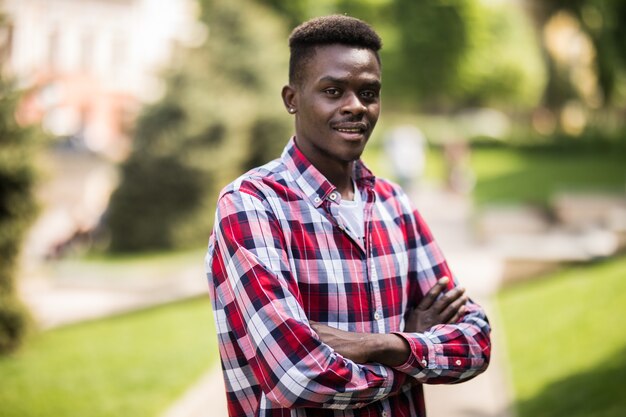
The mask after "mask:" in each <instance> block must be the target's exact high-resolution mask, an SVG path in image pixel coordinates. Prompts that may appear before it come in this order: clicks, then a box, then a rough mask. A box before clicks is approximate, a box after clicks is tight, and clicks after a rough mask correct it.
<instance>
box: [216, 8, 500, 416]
mask: <svg viewBox="0 0 626 417" xmlns="http://www.w3.org/2000/svg"><path fill="white" fill-rule="evenodd" d="M289 45H290V49H291V59H290V65H289V84H288V85H286V86H285V87H283V90H282V97H283V101H284V104H285V107H286V109H287V111H288V112H289V114H291V115H293V116H294V118H295V136H294V137H292V138H291V139H290V140H289V141H288V143H287V145H286V147H285V149H284V151H283V154H282V156H281V157H280V158H279V159H276V160H274V161H272V162H270V163H268V164H266V165H263V166H261V167H259V168H256V169H252V170H251V171H249V172H247V173H246V174H244V175H243V176H241V177H240V178H238V179H237V180H235V181H234V182H233V183H231V184H230V185H228V186H227V187H226V188H225V189H224V190H223V191H222V192H221V194H220V196H219V199H218V204H217V213H216V218H215V227H214V230H213V233H212V234H211V237H210V240H209V249H208V253H207V256H206V266H207V272H208V282H209V292H210V295H211V302H212V306H213V311H214V318H215V323H216V326H217V332H218V341H219V351H220V356H221V362H222V369H223V373H224V380H225V384H226V395H227V400H228V412H229V415H230V416H233V417H234V416H370V417H371V416H381V417H385V416H389V417H391V416H393V417H399V416H414V417H415V416H424V415H425V407H424V397H423V390H422V384H423V383H434V384H446V383H458V382H462V381H465V380H468V379H470V378H472V377H474V376H476V375H478V374H479V373H481V372H483V371H484V370H485V369H486V368H487V364H488V362H489V357H490V327H489V324H488V322H487V318H486V316H485V313H484V311H483V310H482V308H481V307H479V306H478V305H477V304H476V303H474V302H472V301H471V300H470V299H468V298H467V296H466V295H465V294H464V292H465V291H464V289H463V288H462V287H461V286H459V285H458V284H457V282H456V280H455V279H453V278H452V272H451V271H450V269H449V268H448V264H447V263H446V261H445V258H444V257H443V255H442V254H441V252H440V250H439V248H438V247H437V245H436V244H435V242H434V241H433V238H432V236H431V233H430V231H429V229H428V227H427V225H426V224H425V223H424V220H423V219H422V217H421V216H420V215H419V213H418V212H417V211H415V210H414V209H413V207H412V206H411V202H410V199H409V197H408V196H407V195H406V194H405V193H404V192H403V191H402V189H401V188H399V187H398V186H396V185H393V184H392V183H390V182H387V181H385V180H383V179H380V178H377V177H375V176H374V175H373V174H372V173H371V172H370V171H369V170H368V169H367V168H366V167H365V165H364V164H363V162H362V161H361V160H360V156H361V153H362V152H363V149H364V148H365V145H366V143H367V141H368V139H369V137H370V135H371V133H372V131H373V129H374V126H375V125H376V122H377V120H378V116H379V111H380V89H381V65H380V57H379V55H378V50H379V49H380V46H381V41H380V38H379V37H378V35H377V34H376V33H375V32H374V30H373V29H372V28H371V27H370V26H368V25H367V24H366V23H364V22H362V21H360V20H358V19H354V18H351V17H347V16H327V17H322V18H317V19H313V20H310V21H308V22H305V23H303V24H302V25H300V26H298V27H297V28H296V29H294V31H293V32H292V34H291V36H290V38H289Z"/></svg>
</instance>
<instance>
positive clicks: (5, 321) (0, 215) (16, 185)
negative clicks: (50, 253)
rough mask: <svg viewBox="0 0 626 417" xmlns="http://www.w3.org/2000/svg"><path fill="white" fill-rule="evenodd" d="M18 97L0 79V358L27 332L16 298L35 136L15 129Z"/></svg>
mask: <svg viewBox="0 0 626 417" xmlns="http://www.w3.org/2000/svg"><path fill="white" fill-rule="evenodd" d="M18 97H19V96H18V94H17V92H16V90H15V89H14V87H13V85H12V84H11V83H9V82H7V81H6V80H4V79H1V78H0V260H1V261H0V354H1V353H6V352H8V351H11V350H14V349H15V348H17V347H18V346H19V344H20V342H21V340H22V339H23V337H24V336H25V334H26V332H27V327H28V326H27V323H28V319H27V313H26V310H25V308H24V307H23V306H22V305H21V303H20V302H19V301H18V299H17V296H16V294H15V291H16V289H15V274H16V272H17V265H18V258H19V253H20V248H21V246H22V242H23V240H24V236H25V234H26V231H27V230H28V226H29V225H30V224H31V221H32V220H33V218H34V216H35V213H36V204H35V197H34V195H33V191H34V190H33V187H34V183H35V172H34V168H33V165H32V158H33V150H34V145H35V141H36V136H35V135H34V133H33V131H32V130H30V129H27V128H24V127H21V126H19V125H18V123H17V122H16V120H15V116H14V113H15V109H16V104H17V100H18Z"/></svg>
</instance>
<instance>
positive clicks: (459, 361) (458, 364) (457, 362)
mask: <svg viewBox="0 0 626 417" xmlns="http://www.w3.org/2000/svg"><path fill="white" fill-rule="evenodd" d="M454 363H456V364H457V366H461V363H462V362H461V360H460V359H457V360H456V362H454Z"/></svg>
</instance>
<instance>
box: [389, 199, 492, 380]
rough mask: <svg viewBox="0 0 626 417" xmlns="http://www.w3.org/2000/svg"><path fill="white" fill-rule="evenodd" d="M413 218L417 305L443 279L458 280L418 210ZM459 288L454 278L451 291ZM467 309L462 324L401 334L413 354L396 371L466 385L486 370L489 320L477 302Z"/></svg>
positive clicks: (451, 282) (489, 345) (439, 326)
mask: <svg viewBox="0 0 626 417" xmlns="http://www.w3.org/2000/svg"><path fill="white" fill-rule="evenodd" d="M412 217H413V218H414V219H415V221H416V228H415V231H416V233H417V234H416V236H414V242H415V244H414V245H413V248H412V249H411V250H412V252H413V254H414V258H413V259H414V261H415V262H414V264H416V265H417V270H415V271H413V272H412V275H413V279H415V280H416V281H417V282H416V285H415V291H414V298H415V303H414V305H417V303H418V302H419V300H420V299H421V297H423V295H424V294H426V293H427V292H428V290H429V289H430V288H432V287H433V286H434V285H435V283H436V282H437V280H438V279H439V278H441V277H444V276H448V277H451V278H454V277H453V274H452V272H451V271H450V269H449V268H448V265H447V263H446V261H445V258H444V257H443V255H442V253H441V251H440V249H439V247H438V246H437V244H436V242H435V241H434V240H433V237H432V234H431V232H430V230H429V228H428V226H427V225H426V223H425V222H424V220H423V219H422V217H421V216H420V214H419V213H418V212H417V211H415V212H414V213H413V216H412ZM456 285H458V282H457V281H456V279H454V280H452V279H451V280H450V286H449V288H450V289H451V288H453V287H454V286H456ZM466 307H467V312H466V313H465V314H464V315H463V317H462V318H461V319H460V320H459V322H458V323H455V324H445V325H437V326H434V327H432V328H430V329H429V330H428V331H426V332H424V333H402V332H399V333H397V334H398V335H399V336H401V337H403V338H404V339H405V340H406V341H407V342H408V343H409V345H410V347H411V354H410V355H409V358H408V359H407V361H406V362H405V363H404V364H402V365H400V366H398V367H396V369H397V370H399V371H401V372H404V373H406V374H408V375H410V376H412V377H414V378H415V379H417V380H418V381H419V382H422V383H428V384H451V383H458V382H463V381H466V380H468V379H471V378H473V377H475V376H476V375H479V374H480V373H482V372H483V371H485V370H486V369H487V366H488V365H489V359H490V354H491V340H490V332H491V328H490V326H489V321H488V319H487V316H486V314H485V312H484V310H483V309H482V307H480V306H479V305H478V304H476V303H475V302H473V301H471V300H470V301H468V303H467V304H466Z"/></svg>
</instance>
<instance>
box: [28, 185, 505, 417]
mask: <svg viewBox="0 0 626 417" xmlns="http://www.w3.org/2000/svg"><path fill="white" fill-rule="evenodd" d="M415 201H416V204H417V206H418V207H419V208H420V211H421V212H422V215H423V216H424V218H425V219H426V221H427V222H428V224H429V225H430V227H431V229H432V230H433V233H434V235H435V237H436V239H437V240H438V242H439V244H440V246H441V247H442V249H443V251H444V253H445V254H446V256H447V258H448V261H449V263H450V265H451V268H452V269H453V271H454V272H455V274H456V275H457V276H458V278H459V280H460V281H461V282H462V284H463V285H464V286H465V287H467V288H468V293H469V295H470V296H471V297H472V298H474V299H475V300H477V301H478V302H480V303H481V304H482V305H483V306H484V307H485V309H486V310H487V314H488V315H489V317H490V320H491V321H492V325H493V328H494V330H493V345H494V349H493V358H492V363H491V365H490V368H489V369H488V370H487V371H486V372H485V373H484V374H482V375H480V376H479V377H477V378H475V379H474V380H472V381H469V382H467V383H464V384H459V385H445V386H428V387H426V403H427V408H428V410H429V416H430V417H450V416H455V417H463V416H467V417H509V416H510V411H509V410H508V405H509V402H510V401H509V400H510V398H511V396H510V393H509V388H508V387H509V381H508V377H507V372H506V363H507V361H506V358H505V353H504V351H505V349H504V345H503V342H502V340H503V335H502V332H501V328H500V327H499V325H498V315H497V311H496V310H495V308H494V306H493V304H492V302H491V296H492V294H493V292H494V291H495V290H496V289H497V288H498V286H499V283H500V277H501V271H502V266H501V264H500V262H499V261H498V259H496V258H495V256H494V255H493V253H490V252H489V251H488V249H486V248H482V247H480V246H479V245H477V243H476V242H475V241H474V240H473V237H472V233H471V231H470V228H469V224H470V222H469V221H470V215H471V207H470V205H469V203H468V201H467V199H465V198H463V197H459V196H456V195H452V194H448V193H445V192H442V191H440V190H438V189H434V188H423V189H421V190H420V192H418V193H416V194H415ZM27 272H28V273H29V276H28V279H25V280H22V282H23V285H22V287H21V293H22V295H23V297H24V299H25V300H26V302H27V303H28V304H29V305H30V307H31V308H32V310H33V312H34V314H35V317H36V319H37V320H38V321H39V322H40V323H41V324H42V326H43V327H46V328H49V327H54V326H59V325H63V324H68V323H72V322H76V321H81V320H85V319H93V318H97V317H102V316H106V315H111V314H118V313H121V312H125V311H129V310H132V309H137V308H145V307H147V306H150V305H155V304H160V303H163V302H167V301H172V300H174V299H178V298H184V297H190V296H193V295H198V294H206V283H205V282H204V278H203V277H204V273H203V271H202V265H201V264H200V263H199V264H195V265H190V266H189V268H188V269H186V270H185V271H183V273H182V276H181V274H177V275H176V276H172V277H170V278H169V279H168V278H166V279H163V278H161V279H158V280H145V281H142V282H139V283H137V282H135V285H131V286H118V287H117V288H110V287H109V288H106V287H103V286H101V285H95V286H93V287H91V288H90V287H85V286H74V285H72V281H71V280H69V281H65V282H63V283H62V285H59V284H58V283H56V284H55V283H51V282H50V281H49V280H47V279H46V276H45V273H44V272H42V270H41V269H39V268H32V269H30V270H29V271H27ZM116 281H118V282H119V280H116ZM122 281H123V280H122ZM222 416H226V404H225V398H224V394H223V382H222V376H221V372H220V370H219V369H212V370H210V371H209V372H208V373H207V374H206V375H204V376H203V377H202V378H201V379H200V380H199V381H197V382H196V383H195V384H192V386H191V387H190V389H189V391H188V392H187V393H186V394H185V395H184V396H183V397H181V398H180V400H179V401H177V402H176V403H175V404H173V405H172V407H171V408H170V409H169V410H167V411H166V412H165V413H164V415H163V417H222Z"/></svg>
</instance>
